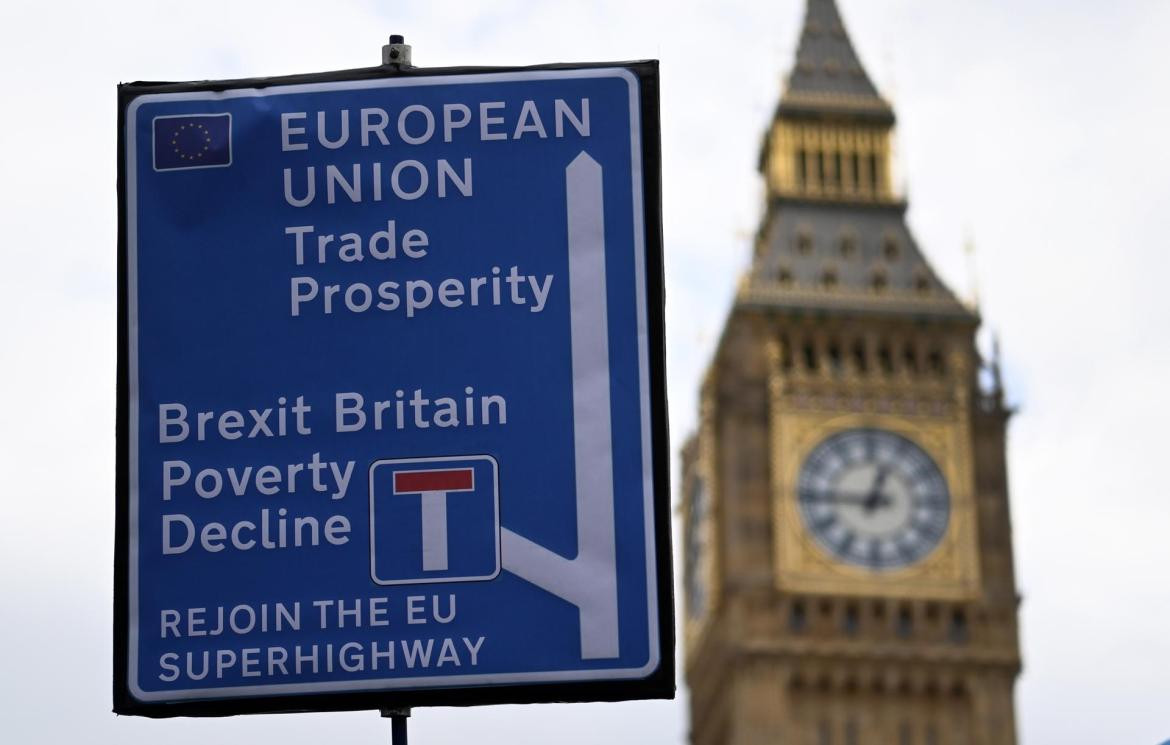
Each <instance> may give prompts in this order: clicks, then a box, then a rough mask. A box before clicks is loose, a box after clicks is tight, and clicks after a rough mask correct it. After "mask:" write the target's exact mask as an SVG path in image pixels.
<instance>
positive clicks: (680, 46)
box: [0, 0, 1170, 745]
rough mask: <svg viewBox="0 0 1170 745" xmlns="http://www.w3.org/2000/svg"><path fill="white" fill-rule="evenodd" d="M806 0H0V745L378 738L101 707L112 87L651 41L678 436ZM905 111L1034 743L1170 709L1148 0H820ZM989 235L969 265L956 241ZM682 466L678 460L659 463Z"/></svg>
mask: <svg viewBox="0 0 1170 745" xmlns="http://www.w3.org/2000/svg"><path fill="white" fill-rule="evenodd" d="M802 4H803V3H802V0H770V1H768V2H763V1H758V2H756V1H749V0H726V1H725V2H719V3H715V2H704V3H699V2H688V1H686V0H672V1H671V2H637V1H636V0H611V1H598V2H551V1H545V2H538V1H525V0H493V2H491V3H482V4H479V3H476V4H473V3H457V2H449V1H438V0H428V1H427V2H425V3H424V2H416V3H406V2H401V1H399V2H375V1H373V0H370V1H368V2H356V1H354V0H334V1H333V2H328V3H324V2H316V3H306V2H290V1H286V2H280V3H271V4H260V3H256V4H252V3H247V2H243V1H242V0H231V1H230V2H227V1H225V0H185V1H184V2H160V1H158V0H151V1H149V2H138V3H129V2H126V3H116V2H113V3H96V2H85V3H69V2H66V3H59V2H54V3H47V2H35V1H33V2H26V1H23V0H5V2H4V3H2V4H0V70H2V71H3V72H2V73H0V75H2V76H3V80H4V99H3V103H2V104H0V111H2V115H0V216H2V220H0V230H2V231H3V232H2V235H3V239H2V243H3V248H2V251H3V253H2V254H0V256H2V257H3V269H2V270H0V334H2V337H0V338H2V341H3V344H2V346H0V350H2V352H0V354H2V359H3V361H4V367H3V373H2V375H3V377H2V378H0V380H2V382H3V385H2V386H0V397H2V401H3V407H2V409H0V467H2V478H3V480H2V482H0V483H3V488H2V491H0V494H2V495H3V496H2V497H0V499H2V502H0V504H2V505H3V507H4V512H3V515H4V517H3V519H0V591H2V594H0V713H2V717H0V720H2V723H0V728H2V729H3V731H4V735H3V740H4V741H6V742H64V741H84V742H87V743H119V744H129V743H155V742H159V741H166V742H169V743H176V744H179V743H195V742H199V743H205V742H212V741H214V742H217V743H224V744H225V745H226V744H228V743H245V742H255V741H257V740H260V741H277V740H278V739H279V741H281V742H285V743H310V742H313V743H316V742H321V741H329V742H340V741H342V740H344V741H345V742H353V743H373V742H385V741H388V738H389V727H388V725H387V724H386V723H385V722H382V721H381V720H379V718H378V717H377V715H376V714H374V713H371V712H366V713H354V714H319V715H279V716H261V717H245V718H235V719H231V720H223V721H214V720H208V721H199V720H172V721H160V722H156V721H148V720H143V719H137V718H116V717H114V716H113V715H112V714H110V713H109V709H110V694H109V687H110V676H111V663H110V625H111V593H112V583H113V580H112V573H111V561H112V555H113V545H112V540H113V522H114V498H113V480H114V438H113V430H114V370H115V296H114V290H115V241H116V214H115V176H116V164H115V114H116V109H115V84H116V83H118V82H119V81H132V80H193V79H206V78H230V77H245V76H256V75H277V74H284V73H297V72H314V71H320V70H330V69H340V68H349V67H358V66H365V65H370V64H376V63H377V62H378V61H379V59H380V58H379V54H380V46H381V45H382V44H383V43H384V40H385V35H387V34H389V33H392V32H395V33H404V34H406V35H407V41H408V42H410V43H411V44H413V45H414V57H415V63H416V64H418V65H422V66H428V65H460V64H472V65H495V64H501V65H502V64H535V63H542V62H560V61H598V60H621V59H639V58H657V59H660V60H661V61H662V81H663V86H662V103H663V107H662V116H663V123H662V124H663V138H664V156H663V157H664V178H665V233H666V270H667V281H668V307H667V312H668V316H667V326H668V327H667V334H668V348H669V350H670V353H669V354H670V356H669V360H668V362H669V377H670V397H671V416H672V425H673V431H672V437H673V439H674V444H675V446H677V443H678V442H680V441H681V439H682V438H683V437H684V436H685V434H686V433H687V432H688V431H689V430H690V429H691V427H692V424H693V422H694V420H695V412H694V409H695V401H696V381H697V379H698V375H699V373H700V371H701V370H702V368H703V366H704V365H705V364H706V362H707V360H708V358H709V355H710V352H711V348H712V345H713V343H714V340H715V339H716V337H717V335H718V332H719V328H720V326H721V324H722V319H723V317H724V315H725V313H726V310H727V307H728V304H729V302H730V297H731V294H732V290H733V287H734V283H735V281H736V278H737V276H738V275H739V273H740V272H742V270H743V269H744V267H745V265H746V261H747V256H748V236H749V234H750V232H751V230H752V229H753V228H754V226H755V224H756V221H757V219H758V217H759V211H760V201H761V184H760V180H759V178H758V176H757V174H756V171H755V159H756V155H757V152H758V146H759V141H760V136H761V133H762V131H763V129H764V127H765V125H766V123H767V120H768V118H769V116H770V114H771V110H772V107H773V106H774V104H775V101H776V98H777V97H778V95H779V93H780V89H781V88H780V86H781V81H782V73H783V72H784V71H785V70H786V69H787V68H788V66H789V65H790V62H791V59H792V55H793V52H794V48H795V42H796V37H797V32H798V29H799V22H800V18H801V13H802ZM840 4H841V7H842V10H843V12H844V14H845V17H846V23H847V25H848V27H849V29H850V31H851V34H852V36H853V39H854V42H855V44H856V45H857V47H858V49H859V52H860V54H861V56H862V59H863V61H864V63H865V64H866V66H867V67H868V69H869V71H870V73H871V74H872V76H873V77H874V78H875V79H876V80H877V82H878V83H879V85H880V87H881V88H882V89H883V91H884V92H885V93H886V94H887V95H889V96H890V97H891V98H892V100H893V101H894V104H895V106H896V107H897V112H898V115H899V130H898V147H899V153H898V154H899V158H900V166H901V173H902V177H903V180H904V183H905V184H906V187H907V190H908V195H909V197H910V205H911V206H910V213H909V219H910V223H911V226H912V228H913V229H914V231H915V232H916V235H917V237H918V239H919V241H920V243H921V244H922V246H923V247H924V249H925V250H926V253H927V254H928V256H929V257H930V258H931V260H932V261H933V262H934V264H935V266H936V267H937V268H938V269H939V270H940V272H941V273H942V275H943V276H944V277H945V278H946V279H947V280H948V281H949V282H950V284H951V286H952V287H954V288H955V289H956V290H957V291H959V292H960V293H961V294H963V295H965V296H970V295H971V293H972V292H973V290H974V288H975V287H976V286H977V288H978V295H979V298H980V302H981V308H982V311H983V314H984V318H985V320H986V323H987V326H988V327H990V328H993V329H995V330H996V331H997V332H998V333H999V335H1000V337H1001V339H1002V347H1003V353H1004V357H1005V364H1006V372H1007V382H1008V386H1009V394H1010V397H1011V399H1012V400H1013V401H1014V402H1015V403H1017V404H1018V405H1019V407H1020V412H1019V414H1018V416H1017V417H1016V418H1015V420H1014V423H1013V426H1012V435H1011V441H1010V459H1011V487H1012V497H1013V515H1014V518H1015V523H1016V534H1015V541H1016V549H1017V570H1018V573H1019V576H1020V584H1021V589H1022V592H1023V594H1024V602H1023V606H1022V621H1023V653H1024V661H1025V672H1024V675H1023V677H1022V678H1021V681H1020V686H1019V688H1018V695H1017V702H1018V711H1019V718H1020V730H1021V735H1022V739H1023V742H1024V743H1026V744H1027V745H1046V744H1048V743H1060V744H1061V745H1079V744H1082V743H1083V744H1084V745H1090V744H1092V745H1097V744H1099V743H1110V744H1111V745H1112V744H1114V743H1143V744H1145V743H1149V744H1150V745H1153V743H1157V742H1161V741H1162V740H1164V739H1166V738H1168V737H1170V713H1167V712H1168V711H1170V708H1168V707H1167V702H1168V701H1170V682H1168V678H1167V675H1166V672H1165V671H1166V669H1167V668H1168V666H1170V639H1168V635H1167V627H1168V626H1170V589H1168V587H1170V585H1168V582H1167V572H1168V568H1170V488H1168V485H1167V480H1166V477H1165V474H1166V472H1167V469H1166V465H1165V464H1166V461H1167V457H1168V456H1167V448H1168V447H1170V438H1168V437H1167V435H1166V422H1167V419H1168V418H1170V346H1168V345H1167V342H1166V338H1167V334H1166V332H1165V330H1164V329H1165V327H1166V324H1167V322H1168V321H1170V299H1168V297H1170V292H1168V291H1167V286H1168V282H1170V260H1168V259H1167V256H1166V253H1167V249H1168V247H1170V199H1168V197H1170V190H1168V188H1167V187H1166V185H1165V180H1166V176H1167V174H1170V147H1168V144H1167V122H1168V121H1170V57H1168V53H1167V41H1168V40H1170V3H1168V2H1166V1H1165V0H1116V1H1115V2H1100V1H1093V2H1089V1H1088V0H886V1H882V2H879V1H878V0H868V1H866V0H840ZM968 237H970V238H971V239H973V241H974V244H975V246H976V248H977V251H976V256H977V258H976V267H977V270H976V272H975V275H977V281H976V280H975V279H974V278H973V275H972V273H971V272H970V271H969V270H968V265H967V261H966V258H965V256H964V253H963V250H962V247H963V244H964V241H965V240H966V239H967V238H968ZM675 470H677V469H675ZM683 694H684V695H681V696H680V697H679V699H678V700H676V701H674V702H654V703H631V704H619V705H573V706H567V705H557V706H538V707H495V708H482V709H478V710H467V711H460V710H450V709H433V710H426V711H419V712H417V713H416V716H415V718H414V719H413V720H412V725H411V727H412V729H411V734H412V737H413V739H414V741H415V742H418V743H426V744H427V745H430V744H432V743H465V742H468V741H475V742H496V741H507V742H510V743H543V742H567V743H597V742H663V743H681V742H682V741H683V740H684V738H685V735H686V725H685V706H686V698H685V691H683Z"/></svg>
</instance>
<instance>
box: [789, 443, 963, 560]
mask: <svg viewBox="0 0 1170 745" xmlns="http://www.w3.org/2000/svg"><path fill="white" fill-rule="evenodd" d="M797 498H798V500H799V503H800V512H801V516H802V517H803V519H804V524H805V527H806V528H807V529H808V531H809V532H810V533H811V534H812V535H813V536H814V537H815V538H816V540H817V542H818V543H819V544H820V545H821V546H822V547H824V549H825V550H826V551H828V552H829V553H830V554H832V555H833V556H834V557H836V558H837V559H840V560H841V561H844V562H846V563H849V564H854V565H858V566H863V567H868V568H870V569H874V570H884V569H899V568H902V567H908V566H910V565H912V564H915V563H917V562H918V561H921V560H922V559H923V558H925V557H926V556H927V555H928V554H929V553H930V552H931V551H933V550H934V549H935V547H937V546H938V544H939V542H940V541H941V540H942V538H943V536H944V535H945V534H946V531H947V524H948V522H949V521H950V513H951V497H950V492H949V491H948V490H947V483H946V479H945V478H943V475H942V472H941V471H940V470H939V468H938V465H937V464H935V462H934V460H933V459H931V457H930V456H929V455H927V454H926V451H924V450H923V449H922V448H920V447H918V445H916V444H914V443H913V442H911V441H910V440H908V439H906V438H905V437H902V436H901V435H896V434H894V433H892V432H887V431H885V430H880V429H852V430H846V431H844V432H838V433H837V434H834V435H832V436H831V437H829V438H827V439H825V440H824V441H822V442H821V443H820V444H819V445H817V446H816V447H815V448H813V451H812V452H811V453H809V456H808V458H807V459H806V460H805V462H804V463H803V465H802V466H801V468H800V477H799V480H798V483H797Z"/></svg>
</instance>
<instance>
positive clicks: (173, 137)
mask: <svg viewBox="0 0 1170 745" xmlns="http://www.w3.org/2000/svg"><path fill="white" fill-rule="evenodd" d="M153 124H154V170H156V171H173V170H178V169H181V168H222V167H223V166H230V165H231V164H232V115H231V114H182V115H179V116H156V117H155V118H154V122H153Z"/></svg>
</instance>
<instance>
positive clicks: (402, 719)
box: [382, 707, 410, 745]
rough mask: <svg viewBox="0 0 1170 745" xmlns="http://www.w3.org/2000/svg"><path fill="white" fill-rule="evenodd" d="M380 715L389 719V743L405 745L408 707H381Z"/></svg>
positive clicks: (408, 715)
mask: <svg viewBox="0 0 1170 745" xmlns="http://www.w3.org/2000/svg"><path fill="white" fill-rule="evenodd" d="M382 716H383V717H384V718H385V717H388V718H389V719H390V745H406V720H407V719H408V718H409V717H410V709H409V708H405V707H404V708H401V709H382Z"/></svg>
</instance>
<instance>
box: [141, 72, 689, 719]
mask: <svg viewBox="0 0 1170 745" xmlns="http://www.w3.org/2000/svg"><path fill="white" fill-rule="evenodd" d="M641 85H642V81H641V80H640V79H639V77H638V76H636V75H634V74H632V73H631V72H630V71H629V70H628V69H625V68H621V67H613V68H592V69H556V70H547V69H546V70H526V71H514V72H502V73H488V74H484V73H478V74H455V75H444V76H433V77H432V76H404V77H393V78H384V77H378V78H373V79H364V80H320V81H317V82H308V83H305V82H298V83H296V84H266V85H263V86H243V87H239V86H237V87H231V86H228V87H226V89H225V88H223V87H221V88H220V89H219V90H199V89H180V90H175V89H173V88H172V89H168V90H167V92H154V91H152V90H151V89H150V88H149V86H145V90H143V91H137V92H136V94H135V95H134V96H132V97H129V98H128V99H127V100H126V102H125V108H124V113H123V121H124V132H123V133H122V138H123V152H124V162H123V163H122V164H121V168H122V173H123V189H124V192H123V202H124V215H123V231H122V237H123V245H124V251H125V275H124V282H125V293H126V294H125V301H124V310H125V313H124V320H125V326H124V329H123V334H124V336H123V339H124V341H125V358H124V369H125V371H126V386H125V394H126V395H125V399H124V400H125V403H126V411H125V412H124V417H125V420H126V422H127V428H128V429H127V434H128V438H126V439H125V441H124V445H125V447H126V456H125V457H126V461H125V467H126V482H125V486H126V489H125V492H126V493H125V496H124V499H125V501H124V505H123V507H122V508H121V509H122V513H121V518H120V519H121V520H122V527H123V530H124V535H125V541H126V548H125V554H124V555H125V563H126V566H125V572H126V574H125V585H124V589H125V593H124V597H122V596H121V593H120V600H119V602H120V603H122V602H124V607H121V608H120V610H119V612H120V613H124V614H125V616H124V624H122V623H121V622H120V624H119V627H120V629H121V628H122V626H123V625H124V632H125V637H124V640H123V641H124V643H125V645H126V656H125V659H124V663H123V664H124V665H125V671H124V674H125V682H126V688H127V690H128V692H129V695H130V697H131V699H130V702H131V704H132V705H131V704H127V705H125V706H123V707H122V708H124V709H127V710H130V709H133V707H134V706H138V705H150V704H154V703H169V704H174V703H176V702H193V701H194V702H198V701H206V700H223V699H243V698H255V697H263V698H271V697H288V696H312V695H319V694H337V693H380V692H395V691H399V692H402V691H419V690H425V689H453V688H458V689H463V688H469V687H470V688H480V687H499V686H533V685H537V686H540V685H554V684H573V683H586V682H591V681H592V682H599V681H601V682H604V681H635V680H644V679H647V678H648V677H650V676H652V675H654V674H655V672H656V671H657V670H659V668H660V664H661V663H662V660H663V654H664V646H665V645H669V644H670V643H671V641H670V639H666V640H664V639H663V634H662V629H663V628H664V627H665V624H664V623H663V618H662V616H663V609H664V608H666V606H665V605H664V604H663V603H664V601H665V598H664V597H663V594H665V595H666V597H669V588H667V587H662V588H660V587H659V582H660V581H661V577H662V576H663V575H662V571H663V566H662V563H663V562H664V561H668V559H667V558H666V554H665V552H664V549H665V547H666V545H668V538H667V537H666V536H657V535H656V516H655V510H656V509H659V510H661V509H663V508H664V504H665V490H666V487H665V484H664V483H657V487H658V489H659V491H660V492H661V494H660V495H659V496H658V497H657V498H656V496H655V488H656V477H655V468H654V461H655V457H654V453H655V452H656V448H662V447H665V446H666V443H665V442H664V441H661V440H662V439H663V437H662V436H663V435H664V431H663V432H656V431H655V427H654V425H653V424H652V413H651V408H652V403H653V402H654V400H655V399H654V397H655V396H661V395H662V392H661V391H660V390H657V391H656V390H653V388H654V387H655V386H656V384H654V385H652V380H651V378H652V374H651V367H652V363H651V346H652V345H653V344H654V343H655V342H654V341H653V335H654V334H655V333H660V328H656V327H655V325H654V324H652V322H651V319H652V311H651V310H649V309H648V299H647V288H648V287H652V286H653V285H652V282H654V281H657V278H656V277H652V278H650V279H648V277H647V274H648V272H652V271H660V267H659V268H657V269H656V268H655V267H654V266H650V267H648V266H647V258H646V257H647V255H648V254H647V246H646V241H647V228H646V220H647V217H646V211H645V205H644V204H643V201H644V198H645V197H644V195H645V190H644V183H643V179H644V178H645V173H644V167H643V132H644V127H643V122H642V121H641V117H642V116H643V105H642V101H643V99H642V91H641V89H640V86H641ZM655 125H656V123H655ZM655 157H656V154H655ZM656 167H657V164H656V163H655V168H656ZM655 178H656V176H655ZM656 215H657V213H654V216H655V219H656ZM655 235H656V233H655ZM652 255H654V256H657V253H654V254H652ZM658 481H659V482H661V481H662V479H661V475H659V477H658ZM657 522H658V524H659V525H661V524H663V523H664V522H665V521H664V520H662V519H657ZM666 576H667V577H668V576H669V575H668V574H667V575H666ZM666 615H669V613H668V611H667V613H666ZM666 653H667V654H668V655H669V654H670V650H669V648H667V649H666ZM671 685H672V684H671ZM473 698H474V697H473ZM528 698H531V697H528ZM416 700H418V699H416ZM472 702H474V701H472ZM286 708H287V707H286Z"/></svg>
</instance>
